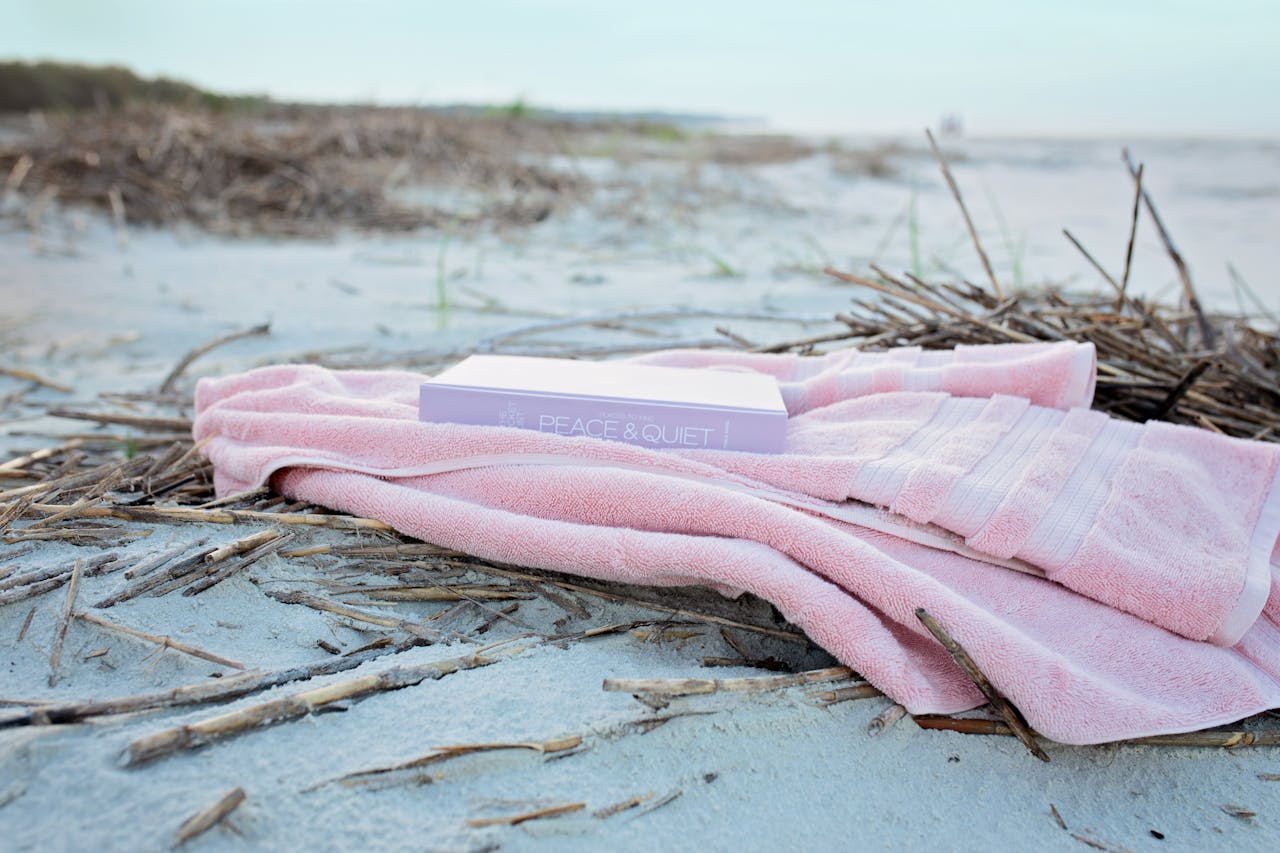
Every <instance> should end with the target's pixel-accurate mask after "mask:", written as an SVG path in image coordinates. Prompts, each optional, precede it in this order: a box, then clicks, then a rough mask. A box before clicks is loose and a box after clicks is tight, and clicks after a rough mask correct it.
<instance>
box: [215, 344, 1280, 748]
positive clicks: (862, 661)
mask: <svg viewBox="0 0 1280 853" xmlns="http://www.w3.org/2000/svg"><path fill="white" fill-rule="evenodd" d="M645 360H646V361H649V362H656V363H667V364H682V365H685V366H691V367H700V368H705V369H727V370H744V369H746V370H761V371H764V372H768V373H770V374H772V375H774V376H776V377H777V378H778V379H779V381H780V384H781V385H782V388H783V392H784V398H785V399H786V401H787V404H788V409H789V410H790V412H791V413H792V416H791V419H790V422H789V426H788V436H787V448H786V452H785V453H784V454H780V455H763V454H748V453H732V452H724V451H653V450H647V449H644V448H640V447H634V446H631V445H625V444H619V443H614V442H607V441H602V440H598V439H592V438H587V437H562V436H554V435H546V434H541V433H537V432H532V431H527V430H515V429H508V428H502V427H472V426H457V425H450V424H428V423H421V422H419V421H418V420H417V392H418V385H419V384H420V383H421V382H422V381H423V378H424V377H422V376H420V375H417V374H412V373H401V372H357V371H352V372H337V371H328V370H324V369H322V368H318V367H314V366H279V367H268V368H262V369H259V370H254V371H250V372H248V373H245V374H240V375H237V376H231V377H227V378H224V379H213V380H208V379H206V380H202V381H201V382H200V384H199V386H198V387H197V392H196V409H197V418H196V426H195V434H196V437H197V439H201V440H203V439H208V443H207V444H206V445H205V452H206V453H207V454H208V456H209V458H210V459H211V460H212V461H213V463H214V467H215V483H216V486H217V489H218V492H219V494H228V493H233V492H236V491H241V490H244V489H247V488H251V487H253V486H256V485H259V484H262V483H265V482H268V481H270V482H271V484H272V485H273V486H274V487H275V488H276V489H277V490H278V491H279V492H281V493H282V494H285V495H288V496H290V497H293V498H298V499H303V500H309V501H313V502H315V503H318V504H321V505H324V506H329V507H332V508H334V509H337V510H341V511H345V512H351V513H355V514H358V515H362V516H369V517H374V518H379V519H381V520H383V521H386V522H387V523H389V524H391V525H392V526H393V527H395V528H396V529H398V530H400V531H402V532H404V533H407V534H409V535H412V536H416V537H419V538H422V539H424V540H427V541H430V542H435V543H438V544H440V545H444V546H447V547H451V548H456V549H458V550H462V551H466V552H468V553H472V554H475V555H477V556H480V557H484V558H487V559H492V560H499V561H503V562H510V563H516V564H521V565H526V566H533V567H538V568H546V569H556V570H560V571H568V572H574V573H577V574H581V575H586V576H590V577H595V578H604V579H615V580H620V581H626V582H629V583H645V584H655V585H682V584H702V585H706V586H711V587H713V588H716V589H718V590H720V591H721V592H724V593H725V594H729V595H733V594H736V593H738V592H741V591H744V590H745V591H750V592H753V593H755V594H757V595H759V596H761V597H763V598H766V599H768V600H770V601H772V602H773V603H774V604H775V605H777V606H778V608H779V609H780V610H781V611H782V613H783V614H784V615H785V616H786V617H787V618H788V619H790V620H791V621H792V622H793V623H794V624H796V625H797V626H798V627H800V628H801V629H802V630H804V631H805V632H806V633H807V634H808V635H809V636H810V637H811V638H812V639H813V640H814V641H815V642H817V643H819V644H820V645H822V646H823V647H824V648H826V649H827V650H829V651H830V652H831V653H832V654H833V655H834V656H835V657H836V658H837V659H839V660H840V661H842V662H843V663H846V664H848V665H849V666H851V667H853V668H854V669H856V670H857V671H859V672H860V673H862V674H863V675H864V676H865V677H866V678H868V680H870V681H871V682H872V683H873V684H875V685H876V686H878V687H880V688H881V689H882V690H884V691H885V692H886V693H887V694H888V695H890V696H891V697H893V698H894V699H896V700H897V701H899V702H901V703H903V704H904V705H905V706H906V707H907V708H908V710H910V711H912V712H913V713H926V712H938V713H950V712H955V711H960V710H965V709H968V708H972V707H975V706H977V705H978V704H980V703H981V702H982V701H983V700H982V698H981V696H980V694H978V692H977V691H976V690H975V689H974V688H973V686H972V685H971V684H970V683H969V682H968V680H967V679H966V678H965V676H964V675H963V673H962V672H961V671H960V670H959V669H958V668H957V667H956V666H955V665H954V664H953V663H952V662H951V660H950V658H949V657H948V656H947V654H946V652H945V651H944V650H943V649H942V648H941V646H939V645H938V644H937V643H936V642H935V641H934V640H933V638H932V637H930V636H929V635H928V634H927V633H926V632H925V631H924V629H923V628H922V627H921V626H920V625H919V623H918V622H917V620H916V619H915V617H914V611H915V608H917V607H924V608H925V609H927V610H929V611H930V612H931V613H932V614H933V615H934V616H935V617H936V618H937V619H938V620H939V621H940V622H941V623H942V624H943V625H944V626H946V627H947V628H948V630H949V631H950V632H951V633H952V634H953V635H954V636H955V637H956V639H957V640H959V641H960V642H961V643H962V644H964V645H965V647H966V648H967V649H968V650H969V651H970V653H971V654H972V655H973V657H974V659H975V660H976V662H977V663H978V665H979V666H980V667H982V669H983V671H984V672H985V673H987V675H988V676H989V677H990V678H991V680H992V681H993V683H994V684H995V685H996V686H997V687H998V688H999V689H1000V690H1002V691H1003V692H1004V693H1005V694H1006V695H1007V696H1009V698H1010V699H1011V700H1012V701H1013V702H1014V703H1015V704H1016V705H1017V706H1018V707H1019V708H1020V709H1021V710H1022V711H1023V713H1024V714H1025V715H1026V717H1027V719H1028V721H1029V722H1030V723H1031V724H1032V725H1033V726H1034V727H1036V728H1037V729H1038V730H1040V731H1041V732H1043V733H1044V734H1046V735H1047V736H1049V737H1051V738H1054V739H1056V740H1059V741H1063V742H1068V743H1095V742H1102V741H1108V740H1116V739H1121V738H1126V737H1136V736H1141V735H1148V734H1157V733H1168V732H1177V731H1187V730H1193V729H1198V728H1203V727H1205V726H1210V725H1216V724H1220V723H1225V722H1230V721H1233V720H1236V719H1239V718H1241V717H1244V716H1247V715H1249V714H1252V713H1256V712H1258V711H1261V710H1264V709H1267V708H1272V707H1277V706H1280V681H1278V679H1280V622H1278V621H1277V620H1278V619H1280V592H1277V589H1280V587H1276V586H1274V585H1273V584H1272V583H1271V581H1272V576H1273V573H1274V571H1275V570H1276V566H1275V564H1274V563H1273V560H1274V559H1275V558H1276V556H1277V552H1276V548H1277V537H1278V536H1280V485H1278V484H1277V466H1278V464H1280V448H1278V447H1276V446H1274V445H1266V444H1262V443H1258V442H1248V441H1241V440H1236V439H1229V438H1225V437H1222V436H1219V435H1215V434H1212V433H1208V432H1205V431H1202V430H1195V429H1189V428H1185V427H1175V426H1170V425H1167V424H1146V425H1139V424H1130V423H1124V422H1119V421H1114V420H1111V419H1109V418H1107V417H1106V416H1105V415H1103V414H1101V413H1096V412H1091V411H1089V410H1087V409H1085V408H1082V407H1083V406H1087V405H1088V403H1089V401H1090V398H1091V396H1092V388H1093V381H1094V371H1093V352H1092V347H1089V346H1088V345H1075V344H1070V343H1065V344H1032V345H1005V346H994V347H971V348H959V349H957V350H955V351H953V352H921V351H919V350H918V349H911V350H897V351H890V352H889V353H883V354H861V353H855V352H851V351H845V352H840V353H834V354H832V355H829V356H825V357H823V358H800V357H797V356H790V355H784V356H752V355H743V354H737V353H708V352H689V351H673V352H669V353H664V354H659V355H657V356H651V357H647V358H646V359H645ZM1064 409H1065V411H1064Z"/></svg>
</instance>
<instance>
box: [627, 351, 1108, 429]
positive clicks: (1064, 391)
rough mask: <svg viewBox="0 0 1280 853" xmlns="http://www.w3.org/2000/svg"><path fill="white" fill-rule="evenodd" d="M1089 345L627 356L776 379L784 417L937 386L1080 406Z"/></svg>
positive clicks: (1086, 389)
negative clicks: (818, 354)
mask: <svg viewBox="0 0 1280 853" xmlns="http://www.w3.org/2000/svg"><path fill="white" fill-rule="evenodd" d="M1095 358H1096V355H1095V352H1094V348H1093V344H1078V343H1075V342H1074V341H1059V342H1057V343H1033V344H1004V345H1001V346H990V345H981V346H969V345H964V344H962V345H960V346H958V347H956V348H955V349H952V350H923V349H921V348H920V347H898V348H897V349H892V350H888V351H886V352H861V351H859V350H856V349H843V350H837V351H836V352H833V353H829V354H827V355H824V356H821V357H818V358H811V357H806V356H801V355H796V354H794V353H785V354H781V355H769V354H762V353H742V352H725V351H720V350H690V349H684V350H666V351H665V352H657V353H651V354H649V355H644V356H640V357H638V358H636V359H634V361H637V362H641V363H645V364H661V365H669V366H671V367H713V368H716V369H719V370H751V371H756V372H759V373H767V374H769V375H770V376H773V377H775V378H776V379H777V380H778V384H779V386H780V388H781V389H782V399H783V401H784V402H785V403H786V406H787V411H788V412H789V413H790V414H793V415H798V414H801V413H802V412H807V411H809V410H810V409H816V408H819V407H820V406H829V405H830V404H832V403H835V402H838V401H840V400H848V399H850V398H851V397H865V396H867V395H868V394H878V393H883V392H885V391H945V392H947V393H948V394H954V395H955V396H957V397H990V396H992V395H993V394H1010V395H1014V396H1018V397H1025V398H1026V399H1027V400H1029V401H1031V402H1032V403H1035V404H1036V405H1038V406H1049V407H1052V408H1058V409H1074V408H1077V407H1080V406H1083V407H1086V408H1087V407H1088V406H1089V404H1090V403H1091V402H1092V401H1093V388H1094V375H1095V372H1094V368H1095Z"/></svg>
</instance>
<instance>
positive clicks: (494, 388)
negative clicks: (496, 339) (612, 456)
mask: <svg viewBox="0 0 1280 853" xmlns="http://www.w3.org/2000/svg"><path fill="white" fill-rule="evenodd" d="M418 416H419V418H420V419H421V420H423V421H432V422H437V423H457V424H474V425H477V426H505V427H517V428H521V429H533V430H538V431H540V432H547V433H554V434H556V435H564V436H588V437H591V438H602V439H608V440H611V441H622V442H626V443H628V444H636V445H640V446H641V447H649V448H654V449H666V448H683V449H697V448H703V449H713V450H741V451H748V452H752V453H781V452H782V450H783V445H784V443H785V440H786V432H787V410H786V407H785V406H784V405H783V402H782V395H781V394H780V393H779V391H778V383H777V380H775V379H774V378H773V377H771V376H765V375H764V374H759V373H745V372H731V371H718V370H705V369H693V368H684V367H658V366H654V365H642V364H628V363H626V362H616V361H575V360H572V359H561V358H533V357H528V356H509V355H473V356H469V357H468V358H466V359H464V360H463V361H462V362H460V363H459V364H457V365H455V366H453V367H451V368H449V369H448V370H445V371H444V372H443V373H441V374H440V375H438V376H436V377H435V378H434V379H432V380H430V381H428V382H424V383H423V384H422V390H421V395H420V397H419V406H418Z"/></svg>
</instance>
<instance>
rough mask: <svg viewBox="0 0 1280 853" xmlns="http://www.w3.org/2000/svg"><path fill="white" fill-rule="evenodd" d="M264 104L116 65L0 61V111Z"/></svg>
mask: <svg viewBox="0 0 1280 853" xmlns="http://www.w3.org/2000/svg"><path fill="white" fill-rule="evenodd" d="M266 101H267V99H266V98H264V97H258V96H247V95H235V96H233V95H222V94H218V93H216V92H209V91H206V90H204V89H200V88H198V87H196V86H192V85H191V84H190V83H183V82H182V81H180V80H172V79H169V78H166V77H154V78H147V77H140V76H138V75H137V74H135V73H134V72H133V71H131V70H129V69H128V68H124V67H122V66H117V65H77V64H72V63H65V62H34V63H29V62H0V112H25V111H28V110H65V111H76V110H92V109H98V110H105V109H117V108H119V107H123V106H128V105H130V104H139V103H146V104H166V105H172V106H181V107H201V108H204V109H210V110H220V111H221V110H232V109H248V108H252V107H256V106H261V105H262V104H265V103H266Z"/></svg>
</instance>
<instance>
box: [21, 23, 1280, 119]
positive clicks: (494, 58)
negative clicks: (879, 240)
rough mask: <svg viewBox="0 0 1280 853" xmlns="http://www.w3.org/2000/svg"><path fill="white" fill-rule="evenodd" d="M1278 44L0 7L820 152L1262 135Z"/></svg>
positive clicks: (229, 79) (158, 66)
mask: <svg viewBox="0 0 1280 853" xmlns="http://www.w3.org/2000/svg"><path fill="white" fill-rule="evenodd" d="M1278 46H1280V3H1277V2H1275V0H1222V2H1216V3H1215V2H1200V3H1196V2H1185V0H1162V2H1122V0H1114V2H1101V0H1074V2H1048V0H1026V2H1021V3H1014V2H1004V3H1001V2H991V0H954V2H943V0H920V2H895V1H894V0H880V2H874V3H867V2H854V0H846V2H838V0H821V2H817V1H815V2H802V0H792V2H785V3H755V2H749V0H738V2H733V0H701V2H699V0H680V2H673V0H636V2H632V3H611V2H606V0H595V2H592V0H525V1H524V2H520V0H457V2H432V0H421V2H408V0H220V1H219V2H205V0H167V2H166V0H0V58H22V59H40V58H53V59H63V60H75V61H82V62H95V63H96V62H115V63H124V64H127V65H130V66H133V67H134V68H136V69H137V70H139V71H141V72H142V73H145V74H166V75H170V76H176V77H181V78H185V79H188V80H191V81H193V82H195V83H198V84H201V85H204V86H208V87H210V88H215V89H221V90H226V91H232V92H267V93H270V94H272V95H275V96H278V97H282V98H294V99H302V100H324V101H331V100H340V101H350V100H376V101H380V102H389V103H405V102H409V103H436V102H454V101H484V102H498V103H502V102H510V101H512V100H514V99H515V98H517V97H523V98H525V99H526V100H527V101H528V102H530V103H532V104H535V105H538V106H550V107H562V108H574V109H583V108H602V109H650V108H658V109H668V110H678V111H693V112H715V113H728V114H735V115H755V116H763V117H766V118H768V119H769V120H770V121H771V123H773V124H774V125H775V126H777V127H780V128H783V129H790V130H806V131H832V132H837V131H852V132H857V131H869V132H893V131H908V132H911V133H913V134H914V133H917V132H918V130H919V128H920V127H922V126H924V125H927V124H936V122H937V121H938V119H939V117H940V116H941V115H943V114H944V113H958V114H960V115H962V116H963V117H964V120H965V123H966V126H967V128H968V130H969V131H970V132H971V133H974V134H977V135H1005V134H1055V135H1057V134H1069V135H1093V136H1098V135H1102V136H1131V135H1135V134H1151V135H1183V134H1186V135H1214V136H1264V137H1265V136H1280V107H1278V106H1277V100H1278V98H1277V92H1280V60H1278V59H1277V56H1276V54H1277V47H1278Z"/></svg>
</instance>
